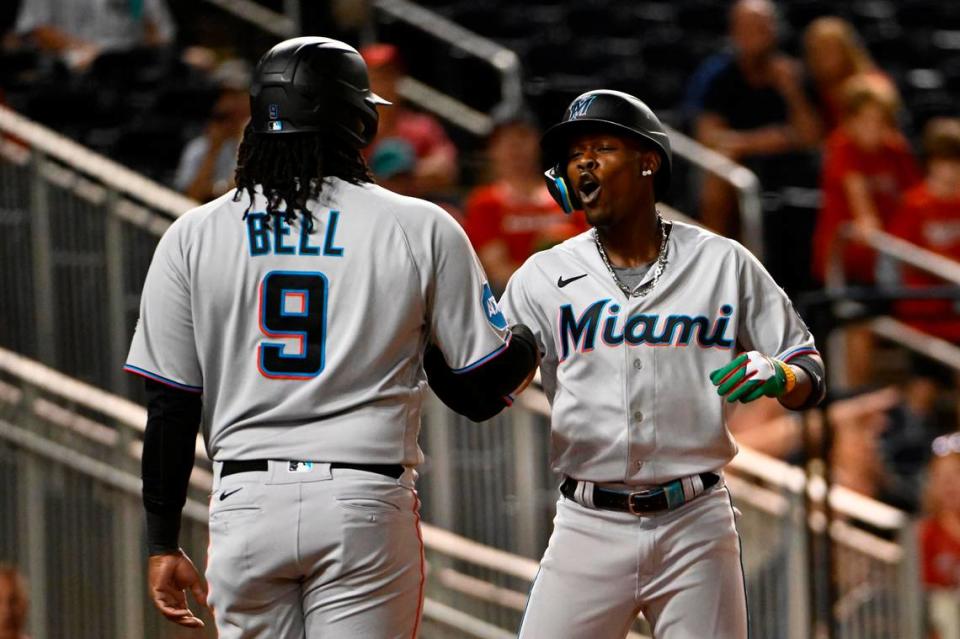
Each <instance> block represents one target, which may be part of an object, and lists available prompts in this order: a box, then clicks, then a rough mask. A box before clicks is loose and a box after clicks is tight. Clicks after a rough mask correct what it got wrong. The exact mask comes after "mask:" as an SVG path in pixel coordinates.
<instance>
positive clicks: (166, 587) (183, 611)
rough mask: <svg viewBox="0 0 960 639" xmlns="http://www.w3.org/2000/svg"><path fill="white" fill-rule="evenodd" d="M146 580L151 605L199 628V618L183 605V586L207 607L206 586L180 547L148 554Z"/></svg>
mask: <svg viewBox="0 0 960 639" xmlns="http://www.w3.org/2000/svg"><path fill="white" fill-rule="evenodd" d="M147 583H148V585H149V589H150V598H151V599H152V600H153V605H155V606H156V607H157V610H159V611H160V613H161V614H162V615H163V616H164V617H166V618H167V619H169V620H170V621H173V622H174V623H178V624H180V625H181V626H186V627H187V628H203V621H201V620H200V619H199V618H198V617H196V616H195V615H194V614H193V612H191V611H190V608H189V606H187V590H190V592H192V593H193V597H194V598H195V599H196V600H197V603H199V604H200V605H201V606H203V607H204V608H207V610H209V609H210V608H209V606H208V605H207V588H206V586H205V585H204V583H203V580H202V579H201V578H200V573H199V572H198V571H197V568H196V566H194V565H193V562H192V561H190V558H189V557H187V555H186V554H185V553H184V552H183V551H182V550H180V551H178V552H176V553H170V554H168V555H153V556H151V557H150V560H149V562H148V566H147Z"/></svg>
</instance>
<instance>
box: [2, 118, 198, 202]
mask: <svg viewBox="0 0 960 639" xmlns="http://www.w3.org/2000/svg"><path fill="white" fill-rule="evenodd" d="M0 131H2V132H4V133H6V134H8V135H9V136H11V137H12V138H14V139H15V140H18V141H22V142H23V143H25V144H26V145H27V146H29V147H30V148H31V149H32V150H33V151H34V152H39V153H41V154H42V155H44V156H46V157H48V158H52V159H54V160H56V161H58V162H61V163H63V164H66V165H68V166H70V167H71V168H72V169H73V170H75V171H79V172H82V173H83V174H84V175H87V176H89V177H91V178H94V179H95V180H97V181H98V182H100V183H101V184H103V185H104V186H106V187H107V188H109V189H111V190H113V191H116V192H117V193H121V194H123V195H125V196H127V197H131V198H133V199H136V200H139V201H141V202H149V203H150V205H151V206H152V207H153V208H154V209H156V210H158V211H161V212H163V213H165V214H167V215H170V216H171V217H178V216H180V215H182V214H183V213H184V212H186V211H188V210H190V209H192V208H195V207H196V206H198V204H199V203H198V202H197V201H195V200H192V199H190V198H188V197H185V196H183V195H181V194H180V193H177V192H176V191H174V190H172V189H168V188H166V187H164V186H161V185H160V184H157V183H156V182H154V181H152V180H150V179H148V178H146V177H144V176H143V175H141V174H139V173H137V172H135V171H131V170H130V169H128V168H127V167H125V166H123V165H121V164H118V163H116V162H114V161H113V160H110V159H108V158H106V157H104V156H102V155H100V154H98V153H94V152H93V151H91V150H89V149H87V148H86V147H84V146H82V145H80V144H77V143H76V142H74V141H73V140H70V139H69V138H67V137H64V136H62V135H60V134H59V133H56V132H54V131H52V130H50V129H48V128H47V127H44V126H41V125H39V124H37V123H36V122H34V121H32V120H29V119H27V118H25V117H24V116H22V115H20V114H19V113H17V112H16V111H13V110H12V109H9V108H7V107H5V106H2V105H0Z"/></svg>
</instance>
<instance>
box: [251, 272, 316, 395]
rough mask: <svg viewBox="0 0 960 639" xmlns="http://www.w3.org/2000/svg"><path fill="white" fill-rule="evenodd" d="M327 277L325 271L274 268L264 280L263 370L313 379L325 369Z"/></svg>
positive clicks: (260, 355) (260, 352) (260, 356)
mask: <svg viewBox="0 0 960 639" xmlns="http://www.w3.org/2000/svg"><path fill="white" fill-rule="evenodd" d="M327 286H328V284H327V278H326V276H325V275H324V274H323V273H305V272H300V271H270V272H269V273H267V274H266V275H264V277H263V280H262V281H261V282H260V310H259V315H260V332H261V333H263V334H264V335H266V336H267V337H268V338H272V339H274V340H276V339H282V340H296V341H297V345H296V347H292V348H291V344H290V343H289V341H287V342H283V343H278V342H271V341H268V340H264V341H262V342H260V347H259V348H258V349H257V366H258V367H259V369H260V373H261V374H262V375H263V376H265V377H270V378H272V379H299V380H303V379H310V378H313V377H316V376H317V375H319V374H320V372H321V371H323V365H324V350H325V347H326V332H327Z"/></svg>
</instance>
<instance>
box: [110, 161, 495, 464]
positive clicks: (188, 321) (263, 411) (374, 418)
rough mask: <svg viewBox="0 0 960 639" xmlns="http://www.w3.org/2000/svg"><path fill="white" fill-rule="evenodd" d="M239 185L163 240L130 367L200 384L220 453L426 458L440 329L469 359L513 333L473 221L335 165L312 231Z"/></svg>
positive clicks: (208, 427) (210, 440) (451, 350)
mask: <svg viewBox="0 0 960 639" xmlns="http://www.w3.org/2000/svg"><path fill="white" fill-rule="evenodd" d="M233 196H234V192H233V191H231V192H230V193H228V194H226V195H224V196H223V197H221V198H219V199H216V200H214V201H212V202H210V203H209V204H206V205H204V206H201V207H199V208H197V209H194V210H192V211H190V212H188V213H186V214H185V215H184V216H182V217H181V218H180V219H178V220H177V221H176V222H175V223H174V224H173V225H172V226H171V227H170V229H169V230H168V231H167V233H166V234H165V235H164V236H163V238H162V239H161V240H160V243H159V245H158V246H157V249H156V253H155V255H154V258H153V262H152V263H151V265H150V270H149V272H148V274H147V279H146V283H145V285H144V289H143V298H142V303H141V309H140V320H139V322H138V324H137V329H136V333H135V334H134V337H133V343H132V345H131V347H130V354H129V357H128V360H127V366H126V368H127V369H128V370H130V371H131V372H135V373H138V374H141V375H144V376H146V377H149V378H152V379H155V380H158V381H161V382H163V383H166V384H170V385H173V386H176V387H179V388H184V389H187V390H193V391H197V392H202V393H203V395H204V402H203V410H204V420H203V421H204V423H203V431H204V438H205V441H206V442H207V452H208V454H209V455H210V457H211V458H212V459H214V460H238V459H263V458H266V459H294V460H317V461H337V462H355V463H368V464H375V463H381V464H396V463H402V464H407V465H411V464H416V463H419V462H420V461H421V460H422V454H421V452H420V449H419V447H418V445H417V434H418V431H419V427H420V405H421V400H422V397H423V394H424V392H425V388H426V382H425V376H424V374H423V369H422V365H421V359H422V352H423V349H424V346H425V344H426V343H427V341H428V340H430V341H433V342H434V343H436V344H437V345H438V346H439V347H440V349H441V351H442V352H443V354H444V356H445V358H446V360H447V363H448V364H449V365H450V366H451V368H454V369H464V370H466V369H468V368H470V367H472V366H475V365H477V364H479V363H480V362H483V361H485V360H486V359H487V358H489V357H491V356H493V355H495V354H496V353H498V352H499V351H500V350H501V349H503V348H504V347H505V343H506V339H507V334H508V331H507V325H506V322H505V320H504V317H503V315H502V314H501V313H500V311H499V309H498V307H497V303H496V300H495V299H494V297H493V294H492V293H491V291H490V288H489V286H488V285H487V284H486V281H485V277H484V274H483V270H482V268H481V267H480V264H479V261H478V260H477V258H476V255H475V254H474V252H473V250H472V248H471V247H470V244H469V241H468V240H467V237H466V235H465V234H464V232H463V231H462V229H461V228H460V226H459V225H458V224H457V222H456V221H455V220H453V218H451V217H450V215H449V214H447V213H446V212H445V211H443V210H442V209H440V208H439V207H437V206H435V205H433V204H429V203H427V202H424V201H422V200H417V199H413V198H408V197H403V196H400V195H396V194H394V193H391V192H389V191H387V190H385V189H382V188H380V187H377V186H375V185H371V184H365V185H359V186H358V185H352V184H349V183H347V182H344V181H341V180H339V179H334V178H328V179H327V180H326V182H325V186H324V190H323V193H322V196H321V200H320V202H318V203H316V205H315V206H312V207H310V208H311V210H312V211H313V213H314V218H315V225H314V229H313V231H312V232H308V228H307V225H305V224H304V223H303V220H301V221H299V222H298V223H293V224H288V223H286V222H280V223H277V221H276V220H274V219H272V218H269V217H268V216H267V215H266V214H265V213H263V212H262V211H264V210H265V202H262V201H259V200H260V199H261V197H260V196H258V198H257V199H258V201H257V202H255V203H254V204H255V206H254V207H253V208H252V209H251V212H250V213H249V214H248V215H247V216H246V218H245V219H244V210H245V209H246V208H247V204H248V199H247V197H246V196H244V197H242V198H241V199H240V201H238V202H234V201H233Z"/></svg>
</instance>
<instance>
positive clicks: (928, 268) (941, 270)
mask: <svg viewBox="0 0 960 639" xmlns="http://www.w3.org/2000/svg"><path fill="white" fill-rule="evenodd" d="M851 242H857V243H859V244H865V245H867V246H869V247H871V248H872V249H874V250H875V251H877V252H878V253H883V254H884V255H887V256H889V257H892V258H894V259H896V260H897V261H899V262H903V263H905V264H909V265H910V266H912V267H914V268H916V269H919V270H921V271H924V272H926V273H930V274H931V275H936V276H937V277H939V278H941V279H943V280H946V281H947V282H951V283H953V284H960V262H956V261H955V260H951V259H950V258H948V257H944V256H943V255H940V254H939V253H935V252H933V251H931V250H929V249H925V248H923V247H922V246H917V245H916V244H913V243H912V242H908V241H907V240H904V239H902V238H899V237H897V236H896V235H892V234H890V233H887V232H886V231H881V230H878V229H869V230H867V231H859V232H858V231H856V230H855V228H854V226H853V224H852V223H848V224H844V225H842V226H841V227H840V228H839V229H838V230H837V235H836V238H835V239H834V242H833V244H832V246H831V247H830V254H829V256H828V259H829V262H828V266H827V281H826V284H827V289H828V290H837V289H843V288H844V287H845V286H846V283H847V278H846V272H845V270H844V263H843V253H844V249H845V248H846V246H847V245H848V244H849V243H851Z"/></svg>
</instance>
